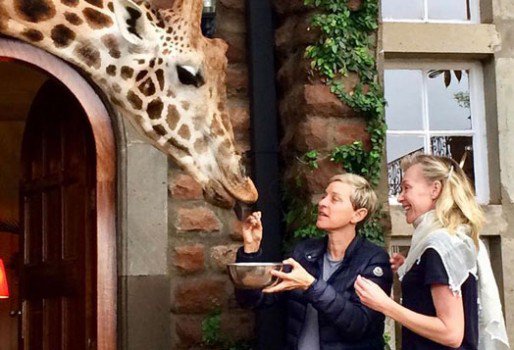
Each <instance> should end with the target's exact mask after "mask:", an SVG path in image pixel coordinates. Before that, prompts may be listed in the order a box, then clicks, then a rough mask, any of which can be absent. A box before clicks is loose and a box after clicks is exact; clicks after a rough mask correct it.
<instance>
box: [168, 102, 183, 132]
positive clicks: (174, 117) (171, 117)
mask: <svg viewBox="0 0 514 350" xmlns="http://www.w3.org/2000/svg"><path fill="white" fill-rule="evenodd" d="M179 120H180V114H179V113H178V111H177V107H175V106H174V105H169V106H168V114H167V115H166V122H167V123H168V127H169V128H170V129H171V130H175V128H176V127H177V124H178V121H179Z"/></svg>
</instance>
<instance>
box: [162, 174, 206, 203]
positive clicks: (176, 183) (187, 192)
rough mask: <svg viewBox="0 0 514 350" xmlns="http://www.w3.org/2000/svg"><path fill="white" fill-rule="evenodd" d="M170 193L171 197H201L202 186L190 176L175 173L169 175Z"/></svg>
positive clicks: (187, 198)
mask: <svg viewBox="0 0 514 350" xmlns="http://www.w3.org/2000/svg"><path fill="white" fill-rule="evenodd" d="M169 191H170V195H171V197H172V198H173V199H186V200H189V199H202V198H203V197H202V193H203V191H202V186H200V184H199V183H198V182H196V181H195V180H194V179H193V178H192V177H191V176H189V175H186V174H177V175H175V176H171V179H170V184H169Z"/></svg>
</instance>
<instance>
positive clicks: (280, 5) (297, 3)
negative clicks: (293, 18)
mask: <svg viewBox="0 0 514 350" xmlns="http://www.w3.org/2000/svg"><path fill="white" fill-rule="evenodd" d="M272 3H273V7H274V8H275V11H277V12H278V13H279V14H286V13H290V12H300V11H306V10H307V7H306V6H305V5H304V1H303V0H274V1H273V2H272Z"/></svg>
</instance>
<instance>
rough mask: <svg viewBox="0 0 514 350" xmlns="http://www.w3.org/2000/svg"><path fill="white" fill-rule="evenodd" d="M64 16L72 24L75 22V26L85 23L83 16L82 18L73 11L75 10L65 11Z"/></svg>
mask: <svg viewBox="0 0 514 350" xmlns="http://www.w3.org/2000/svg"><path fill="white" fill-rule="evenodd" d="M64 18H66V20H67V21H68V22H70V23H71V24H73V25H75V26H78V25H81V24H82V23H84V21H83V20H82V18H80V17H79V16H78V15H77V14H76V13H73V12H65V13H64Z"/></svg>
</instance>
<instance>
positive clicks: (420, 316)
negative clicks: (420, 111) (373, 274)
mask: <svg viewBox="0 0 514 350" xmlns="http://www.w3.org/2000/svg"><path fill="white" fill-rule="evenodd" d="M402 170H403V172H404V177H403V179H402V184H401V193H400V195H399V197H398V201H399V202H400V203H401V204H402V206H403V208H404V210H405V216H406V221H407V223H409V224H413V225H414V227H415V230H414V233H413V235H412V242H411V247H410V249H409V253H408V255H407V257H406V258H404V257H403V256H402V255H400V254H394V255H393V256H392V258H391V265H392V268H393V271H395V272H396V271H397V272H398V275H399V278H400V281H401V284H402V305H400V304H397V303H396V302H394V301H393V300H392V299H391V298H390V297H389V296H387V295H386V294H385V293H383V292H382V291H381V290H379V289H378V288H377V287H376V285H375V284H374V283H373V282H372V281H369V280H367V279H366V278H363V277H358V278H357V281H356V282H355V285H354V286H355V290H356V293H357V295H358V296H359V298H360V299H361V301H362V303H363V304H364V305H366V306H368V307H370V308H371V309H374V310H377V311H380V312H382V313H383V314H385V315H386V316H389V317H391V318H393V319H394V320H396V321H397V322H399V323H401V324H402V325H403V329H402V348H403V350H410V349H416V350H423V349H466V350H472V349H494V350H500V349H508V341H507V335H506V332H505V325H504V321H503V316H502V313H501V306H500V303H499V297H498V290H497V287H496V283H495V281H494V278H493V277H492V273H491V266H490V263H489V259H488V257H487V253H486V250H485V247H484V245H483V243H482V242H481V241H480V240H479V232H480V230H481V228H482V226H483V223H484V214H483V211H482V209H481V208H480V206H479V205H478V204H477V202H476V200H475V196H474V193H473V189H472V186H471V184H470V182H469V180H468V179H467V177H466V174H465V173H464V171H463V170H462V169H461V168H460V167H459V165H458V164H457V163H456V162H455V161H454V160H452V159H450V158H445V157H437V156H431V155H422V154H415V155H413V156H411V157H408V158H406V159H405V160H404V161H403V162H402ZM479 275H480V276H479ZM477 279H478V280H477ZM479 298H480V299H483V300H480V305H479ZM480 307H481V308H482V309H485V310H486V311H487V312H481V314H482V315H481V316H482V317H481V318H480V321H479V309H480Z"/></svg>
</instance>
